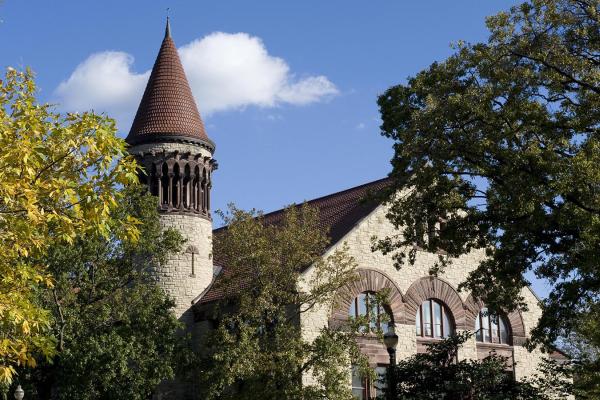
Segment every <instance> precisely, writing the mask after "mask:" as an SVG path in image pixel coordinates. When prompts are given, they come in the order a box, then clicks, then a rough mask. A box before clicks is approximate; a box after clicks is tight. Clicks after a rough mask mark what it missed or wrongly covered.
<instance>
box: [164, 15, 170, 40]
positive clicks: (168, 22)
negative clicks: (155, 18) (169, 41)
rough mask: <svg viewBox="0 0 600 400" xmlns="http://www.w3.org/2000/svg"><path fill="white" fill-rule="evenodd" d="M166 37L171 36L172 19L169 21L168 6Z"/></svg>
mask: <svg viewBox="0 0 600 400" xmlns="http://www.w3.org/2000/svg"><path fill="white" fill-rule="evenodd" d="M165 37H166V38H167V37H171V21H169V9H168V8H167V27H166V28H165Z"/></svg>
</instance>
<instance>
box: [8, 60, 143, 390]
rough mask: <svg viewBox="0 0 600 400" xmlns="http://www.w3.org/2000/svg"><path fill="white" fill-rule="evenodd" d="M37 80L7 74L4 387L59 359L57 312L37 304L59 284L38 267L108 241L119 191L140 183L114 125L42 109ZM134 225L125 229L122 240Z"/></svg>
mask: <svg viewBox="0 0 600 400" xmlns="http://www.w3.org/2000/svg"><path fill="white" fill-rule="evenodd" d="M35 95H36V88H35V83H34V79H33V75H32V73H31V72H30V71H26V72H19V71H16V70H14V69H12V68H8V70H7V71H6V75H5V78H4V80H1V81H0V149H2V150H1V151H0V385H1V386H6V385H8V384H9V383H10V382H11V380H12V377H13V375H14V372H15V368H16V367H19V366H28V367H35V366H36V364H37V362H38V361H39V360H40V359H42V360H44V359H46V358H48V357H51V356H52V355H53V354H54V350H55V342H54V340H53V338H52V336H51V335H49V329H50V321H51V315H50V312H49V311H48V310H47V309H45V308H44V307H42V306H41V305H40V304H38V303H37V302H36V299H37V298H38V294H39V291H40V290H44V289H45V288H49V287H52V285H53V281H52V279H51V277H50V276H49V275H48V272H47V270H46V268H45V265H44V264H43V263H36V262H33V261H32V260H39V259H40V258H41V256H42V255H44V254H45V253H46V251H47V250H48V249H49V248H50V247H51V246H54V245H55V244H57V243H71V242H73V241H74V240H75V238H77V237H83V236H85V235H98V234H100V235H108V234H109V233H110V229H111V228H112V227H113V224H112V221H113V219H112V212H113V211H114V210H115V208H116V207H117V203H118V200H119V198H120V196H121V193H120V192H119V190H118V187H119V186H120V185H125V184H129V183H133V182H136V180H137V177H136V163H135V162H134V160H133V159H132V158H130V157H128V156H126V155H125V143H124V141H123V140H122V139H119V138H117V137H116V135H115V125H114V121H113V120H111V119H109V118H107V117H104V116H99V115H95V114H93V113H84V114H68V115H67V116H61V115H59V114H56V113H54V112H53V111H52V109H51V107H50V106H49V105H47V104H38V103H37V101H36V99H35ZM136 225H137V221H136V220H135V219H134V218H131V217H129V216H123V219H122V220H120V223H119V224H118V226H119V232H120V233H121V234H122V235H123V238H124V239H136V238H137V235H138V231H137V226H136Z"/></svg>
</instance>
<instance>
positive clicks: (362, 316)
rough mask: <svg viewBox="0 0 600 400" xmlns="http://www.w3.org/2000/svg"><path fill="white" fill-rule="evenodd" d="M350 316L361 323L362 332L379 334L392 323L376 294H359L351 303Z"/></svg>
mask: <svg viewBox="0 0 600 400" xmlns="http://www.w3.org/2000/svg"><path fill="white" fill-rule="evenodd" d="M348 315H349V316H350V317H352V318H354V319H355V320H357V321H359V322H360V323H361V331H363V332H377V331H381V330H382V327H384V326H387V324H388V323H389V322H391V318H390V315H389V314H388V313H387V311H385V309H384V307H383V305H382V304H381V302H380V300H379V299H378V298H377V294H376V293H375V292H364V293H361V294H359V295H358V296H357V297H355V298H354V300H352V303H350V308H349V309H348Z"/></svg>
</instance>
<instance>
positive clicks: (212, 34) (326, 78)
mask: <svg viewBox="0 0 600 400" xmlns="http://www.w3.org/2000/svg"><path fill="white" fill-rule="evenodd" d="M513 4H515V1H509V0H487V1H480V0H460V1H453V2H450V1H442V0H430V1H391V0H390V1H371V2H365V1H349V0H346V1H340V0H328V1H312V0H306V1H296V2H287V1H275V0H273V1H252V2H251V1H241V0H240V1H219V2H206V1H176V0H172V1H163V0H159V1H141V0H140V1H112V0H104V1H52V2H50V1H42V0H38V1H27V0H20V1H17V0H5V1H4V2H2V3H0V19H1V23H0V37H2V38H3V40H1V41H0V54H2V62H1V64H2V66H3V67H6V66H9V65H10V66H14V67H25V66H30V67H31V68H33V70H34V71H35V72H36V73H37V81H38V85H39V88H40V98H41V99H42V100H44V101H50V102H57V103H58V102H60V103H61V104H62V106H60V107H61V108H62V109H77V108H82V109H90V108H93V109H95V110H96V111H105V112H108V113H110V115H113V116H115V117H117V120H118V123H119V132H120V134H121V135H122V136H125V135H126V133H127V132H128V130H129V124H130V123H131V118H132V113H133V112H134V111H135V108H136V107H137V103H138V101H139V96H141V94H138V92H139V91H140V90H142V89H143V84H144V83H145V79H147V77H146V75H144V74H145V73H147V71H148V70H149V69H150V68H151V67H152V63H153V61H154V59H155V57H156V54H157V51H158V48H159V46H160V42H161V40H162V37H163V32H164V23H165V15H166V8H167V7H169V8H170V12H169V14H170V17H171V21H172V33H173V38H174V40H175V42H176V44H177V45H178V47H179V48H180V49H181V48H182V47H183V48H185V49H186V50H185V51H186V53H185V54H186V59H188V60H189V62H186V61H185V60H184V66H185V67H186V71H187V72H188V76H189V75H190V74H196V75H194V76H193V77H192V79H190V80H194V82H195V83H192V89H193V91H194V95H195V96H196V99H197V100H198V103H199V104H198V105H199V108H200V112H201V114H202V115H203V118H204V121H205V124H206V127H207V131H208V134H209V136H210V137H211V138H212V139H213V140H214V141H215V142H216V144H217V151H216V154H215V158H216V159H217V160H218V162H219V170H218V171H217V172H216V173H215V176H214V186H213V205H214V206H215V208H224V207H225V206H226V204H227V203H228V202H235V203H236V204H237V205H238V206H240V207H242V208H252V207H255V208H258V209H261V210H264V211H270V210H274V209H278V208H280V207H282V206H283V205H286V204H290V203H292V202H300V201H302V200H305V199H311V198H314V197H318V196H321V195H325V194H329V193H332V192H335V191H338V190H343V189H345V188H348V187H352V186H355V185H359V184H362V183H365V182H368V181H371V180H375V179H379V178H381V177H384V176H385V175H386V174H387V173H388V172H389V171H390V164H389V160H390V158H391V155H392V148H391V142H390V141H388V140H387V139H385V138H382V137H381V136H380V135H379V128H378V126H379V113H378V110H377V105H376V100H377V96H378V95H379V94H381V93H382V92H383V91H384V90H385V89H386V88H388V87H389V86H391V85H394V84H397V83H402V82H405V81H406V78H407V77H408V76H411V75H414V74H416V73H417V72H418V71H420V70H421V69H423V68H425V67H427V66H428V65H429V64H430V63H432V62H433V61H436V60H443V59H444V58H446V57H447V56H448V55H449V54H451V52H452V50H451V48H450V44H451V43H452V42H455V41H458V40H465V41H468V42H476V41H481V40H485V39H486V37H487V30H486V28H485V24H484V19H485V16H488V15H492V14H495V13H496V12H498V11H500V10H504V9H508V8H509V7H510V6H511V5H513ZM216 32H222V34H216ZM223 43H225V44H227V45H228V46H229V47H228V48H229V50H228V51H229V53H227V54H224V53H223V52H222V51H221V52H220V51H218V50H215V49H214V47H219V46H221V47H224V46H223V45H222V44H223ZM211 49H212V50H211ZM181 51H184V50H181ZM238 54H249V57H253V60H254V62H253V68H252V70H243V71H240V69H239V66H237V67H236V66H231V65H230V64H231V61H232V57H234V58H235V56H237V55H238ZM90 57H92V58H90ZM207 60H208V61H207ZM215 60H216V61H215ZM219 60H221V61H219ZM86 61H87V64H85V63H84V62H86ZM213 62H214V63H216V64H215V65H212V64H211V63H213ZM219 62H221V63H229V64H227V65H225V66H223V65H221V64H219ZM82 63H84V65H83V66H82ZM98 63H101V65H100V66H99V64H98ZM102 63H104V64H102ZM107 63H108V64H107ZM199 63H200V64H199ZM207 64H211V66H212V67H210V68H207V69H206V71H203V72H200V73H195V72H193V71H188V69H193V70H196V69H200V70H202V69H203V68H204V67H205V66H206V65H207ZM78 66H80V68H78ZM194 66H195V67H197V68H195V67H194ZM102 68H104V70H102ZM106 68H109V69H108V70H109V71H110V68H117V69H118V71H120V72H119V73H120V74H121V78H120V80H119V79H114V80H112V79H111V80H110V82H107V81H105V80H102V77H101V76H99V75H100V74H101V73H104V74H105V75H106V71H107V69H106ZM211 68H212V69H211ZM236 68H237V69H236ZM98 71H100V72H98ZM96 78H97V79H96ZM263 81H264V82H263ZM140 82H141V83H140ZM61 83H63V85H62V88H61ZM90 85H91V86H90ZM94 85H95V86H94ZM203 85H204V86H203ZM261 85H262V86H261ZM140 87H141V89H140ZM265 88H267V89H265ZM204 89H206V90H204ZM94 91H97V92H98V93H96V95H95V97H94V96H92V95H90V93H91V92H94ZM265 93H266V94H265ZM205 111H206V112H205ZM534 286H535V288H536V290H537V291H538V292H540V293H542V294H545V293H546V289H544V287H543V285H542V284H541V283H536V284H535V285H534Z"/></svg>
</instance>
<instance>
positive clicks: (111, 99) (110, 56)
mask: <svg viewBox="0 0 600 400" xmlns="http://www.w3.org/2000/svg"><path fill="white" fill-rule="evenodd" d="M131 64H133V57H132V56H130V55H129V54H127V53H123V52H120V51H105V52H102V53H96V54H92V55H91V56H89V57H88V58H87V59H86V60H85V61H84V62H82V63H81V64H79V65H78V66H77V68H75V71H74V72H73V73H72V74H71V76H70V77H69V79H67V80H66V81H63V82H61V84H60V85H58V88H56V91H55V96H56V97H57V99H58V102H59V103H60V106H61V108H63V109H65V110H69V111H85V110H90V109H93V110H96V111H98V112H107V113H108V114H109V115H111V116H113V117H115V118H117V119H118V120H119V119H123V118H131V117H132V115H133V113H135V110H136V107H137V103H138V102H139V101H140V99H141V97H142V93H143V92H144V87H145V85H146V82H147V81H148V77H149V76H150V72H149V71H148V72H145V73H143V74H136V73H133V72H131V70H130V67H131Z"/></svg>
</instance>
